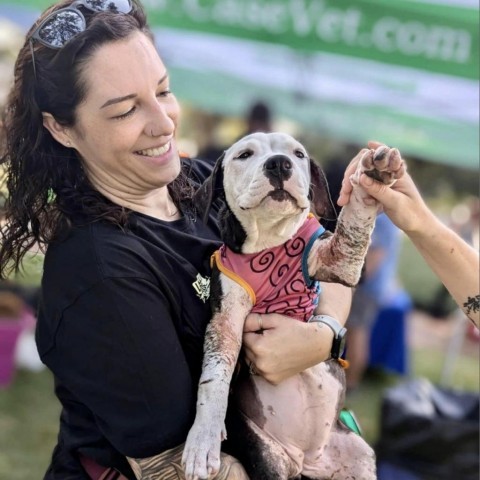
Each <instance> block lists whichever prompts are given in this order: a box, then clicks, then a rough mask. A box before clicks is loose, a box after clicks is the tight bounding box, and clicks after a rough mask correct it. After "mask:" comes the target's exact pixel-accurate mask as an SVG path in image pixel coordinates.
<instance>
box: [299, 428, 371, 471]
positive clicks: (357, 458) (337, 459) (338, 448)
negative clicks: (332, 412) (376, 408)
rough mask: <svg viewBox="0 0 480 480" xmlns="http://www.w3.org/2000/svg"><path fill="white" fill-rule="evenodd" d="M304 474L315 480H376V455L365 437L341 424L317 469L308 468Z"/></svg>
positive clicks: (314, 467) (312, 466)
mask: <svg viewBox="0 0 480 480" xmlns="http://www.w3.org/2000/svg"><path fill="white" fill-rule="evenodd" d="M302 474H303V475H305V476H306V477H308V478H310V479H312V480H326V479H331V478H335V479H338V480H376V478H377V473H376V463H375V454H374V452H373V449H372V448H371V447H370V446H369V445H368V444H367V442H365V440H364V439H363V438H362V437H360V436H359V435H357V434H356V433H354V432H352V431H351V430H349V429H348V428H347V427H345V426H344V425H342V424H340V423H338V424H337V425H336V428H335V429H334V430H332V432H331V434H330V439H329V441H328V444H327V445H326V446H325V449H324V451H323V452H322V455H321V457H320V458H319V461H318V463H317V465H307V464H306V465H305V468H304V471H303V472H302Z"/></svg>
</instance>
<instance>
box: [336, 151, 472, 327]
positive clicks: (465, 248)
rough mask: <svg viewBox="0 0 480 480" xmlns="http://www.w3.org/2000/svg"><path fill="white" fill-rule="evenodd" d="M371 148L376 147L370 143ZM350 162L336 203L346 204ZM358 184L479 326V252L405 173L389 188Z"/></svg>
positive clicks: (364, 182) (362, 180)
mask: <svg viewBox="0 0 480 480" xmlns="http://www.w3.org/2000/svg"><path fill="white" fill-rule="evenodd" d="M370 145H371V146H372V147H374V146H375V145H378V144H377V143H371V144H370ZM354 169H355V165H354V162H352V163H351V164H350V165H349V166H348V167H347V170H346V172H345V177H344V181H343V185H342V191H341V193H340V198H339V200H338V204H339V205H341V206H343V205H346V204H347V203H348V201H349V195H350V192H351V186H350V181H349V178H350V175H351V174H352V173H353V171H354ZM360 184H361V185H362V187H363V188H365V190H366V191H367V192H368V193H369V194H370V196H371V197H373V198H375V199H376V200H377V201H379V202H380V203H381V204H382V206H383V210H384V212H385V213H386V214H387V215H388V216H389V217H390V219H391V220H392V222H393V223H395V225H397V227H399V228H401V229H402V230H403V231H404V232H405V233H406V234H407V235H408V237H409V238H410V240H411V241H412V242H413V244H414V245H415V247H416V248H417V250H418V251H419V252H420V254H421V255H422V256H423V258H424V259H425V261H426V262H427V263H428V265H429V266H430V268H431V269H432V270H433V271H434V272H435V274H436V275H437V276H438V278H439V279H440V281H441V282H442V283H443V284H444V285H445V287H446V288H447V289H448V291H449V292H450V294H451V295H452V297H453V299H454V300H455V302H456V303H457V304H458V306H459V307H460V308H461V309H462V310H463V311H464V312H465V314H466V315H467V316H468V317H469V318H470V320H472V322H474V323H475V325H476V326H477V327H478V326H479V323H480V286H479V273H478V272H479V253H478V252H477V251H476V250H475V249H474V248H473V247H471V246H470V245H468V243H467V242H465V241H464V240H463V239H462V238H461V237H460V236H458V235H457V234H456V233H455V232H454V231H453V230H451V229H450V228H448V227H447V226H445V225H444V224H443V223H442V222H440V220H439V219H438V218H437V217H436V216H435V215H434V214H433V212H432V211H431V210H430V209H429V208H428V206H427V205H426V204H425V202H424V201H423V199H422V197H421V195H420V192H419V191H418V189H417V187H416V186H415V183H414V182H413V180H412V178H411V177H410V175H409V174H408V173H405V174H404V176H403V177H402V178H400V179H399V180H397V182H396V183H395V184H394V185H393V186H392V187H389V188H386V187H385V186H384V185H383V184H380V183H378V182H376V181H374V180H373V179H371V178H370V177H367V176H366V175H362V177H361V178H360Z"/></svg>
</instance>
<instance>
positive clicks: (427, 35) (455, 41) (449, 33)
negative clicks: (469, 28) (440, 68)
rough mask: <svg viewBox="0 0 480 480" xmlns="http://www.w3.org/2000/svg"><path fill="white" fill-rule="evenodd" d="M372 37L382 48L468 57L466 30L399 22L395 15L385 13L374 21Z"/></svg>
mask: <svg viewBox="0 0 480 480" xmlns="http://www.w3.org/2000/svg"><path fill="white" fill-rule="evenodd" d="M371 38H372V41H373V45H374V47H376V48H378V49H379V50H381V51H384V52H392V53H393V52H395V51H399V52H401V53H403V54H404V55H411V56H413V55H425V57H427V58H432V59H433V58H435V59H439V60H444V61H453V62H457V63H465V62H467V61H468V59H469V57H470V49H471V37H470V35H469V33H468V32H466V31H464V30H455V29H453V28H449V27H440V26H430V27H429V26H426V25H424V24H423V23H420V22H406V23H401V22H400V21H399V20H397V19H396V18H393V17H384V18H381V19H380V20H379V21H378V22H377V23H376V24H374V26H373V30H372V37H371Z"/></svg>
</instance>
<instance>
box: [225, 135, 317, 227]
mask: <svg viewBox="0 0 480 480" xmlns="http://www.w3.org/2000/svg"><path fill="white" fill-rule="evenodd" d="M223 173H224V179H223V182H224V190H225V198H226V201H227V203H228V205H229V207H230V208H231V210H232V212H233V213H234V214H235V216H236V217H237V218H238V219H239V220H240V221H242V219H246V218H248V217H249V216H252V215H254V216H255V217H256V218H261V217H264V216H269V217H272V216H277V215H278V216H281V217H286V216H294V215H298V214H301V213H302V212H307V213H308V211H309V209H310V201H309V199H308V193H309V187H310V159H309V156H308V153H307V151H306V150H305V147H304V146H303V145H302V144H300V143H299V142H297V141H296V140H295V139H294V138H292V137H290V136H289V135H286V134H284V133H253V134H251V135H248V136H246V137H244V138H242V139H241V140H239V141H238V142H236V143H235V144H234V145H232V146H231V147H230V148H229V149H228V150H227V151H226V152H225V157H224V159H223Z"/></svg>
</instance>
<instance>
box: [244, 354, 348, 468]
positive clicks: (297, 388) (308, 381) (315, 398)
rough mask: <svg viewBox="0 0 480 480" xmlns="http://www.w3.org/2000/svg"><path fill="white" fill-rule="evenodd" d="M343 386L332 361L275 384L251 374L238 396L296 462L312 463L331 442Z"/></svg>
mask: <svg viewBox="0 0 480 480" xmlns="http://www.w3.org/2000/svg"><path fill="white" fill-rule="evenodd" d="M335 367H336V366H335ZM343 388H344V385H343V382H342V381H340V380H339V379H338V378H336V376H334V375H333V374H332V366H331V365H329V362H323V363H321V364H319V365H316V366H315V367H312V368H310V369H308V370H305V371H304V372H302V373H300V374H298V375H295V376H293V377H291V378H289V379H287V380H285V381H283V382H282V383H281V384H279V385H276V386H274V385H272V384H270V383H268V382H267V381H266V380H264V379H263V378H262V377H260V376H250V377H249V378H247V379H245V380H244V381H243V382H242V384H241V385H239V388H238V389H236V393H235V398H236V403H237V405H238V407H239V409H240V410H241V411H242V412H243V413H244V414H245V415H246V416H247V417H248V418H249V419H250V420H251V421H252V422H254V423H255V425H256V426H257V427H259V428H260V430H261V431H262V432H264V434H265V435H267V436H268V437H270V438H271V439H273V440H275V441H276V442H277V443H279V444H280V445H281V446H282V447H283V449H284V450H285V452H286V453H287V454H288V456H289V457H290V458H291V459H292V460H293V461H294V462H295V463H297V464H298V462H299V460H300V462H301V463H303V462H306V463H309V464H312V463H317V462H318V461H319V459H320V456H321V453H322V450H323V448H324V446H325V445H326V443H327V442H328V439H329V435H330V431H331V429H332V426H333V424H334V422H335V421H336V418H337V412H338V408H339V402H340V399H341V397H342V392H343ZM257 433H258V430H257Z"/></svg>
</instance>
